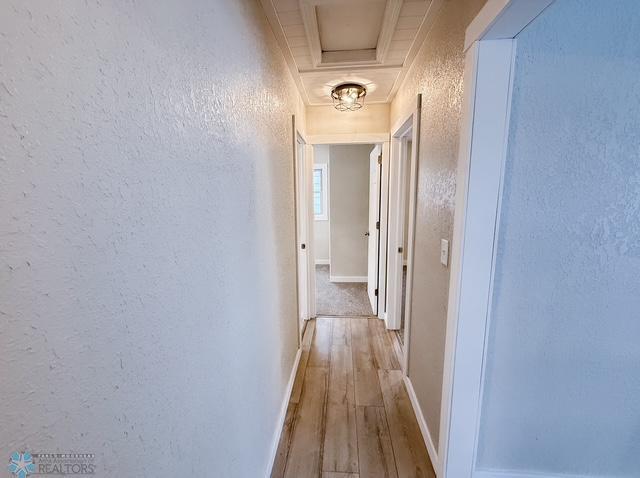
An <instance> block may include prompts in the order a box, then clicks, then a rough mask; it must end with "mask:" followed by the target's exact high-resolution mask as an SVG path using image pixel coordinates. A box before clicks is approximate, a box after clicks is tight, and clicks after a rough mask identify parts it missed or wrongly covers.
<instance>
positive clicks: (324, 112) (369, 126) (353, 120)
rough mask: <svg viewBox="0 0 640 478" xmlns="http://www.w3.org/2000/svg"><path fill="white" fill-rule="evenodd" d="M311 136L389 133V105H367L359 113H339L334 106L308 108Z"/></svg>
mask: <svg viewBox="0 0 640 478" xmlns="http://www.w3.org/2000/svg"><path fill="white" fill-rule="evenodd" d="M307 132H308V133H309V134H311V135H323V134H330V135H336V134H341V135H345V136H347V135H351V134H364V133H389V104H371V105H370V104H365V106H364V108H362V109H359V110H357V111H338V110H337V109H335V108H334V107H333V105H325V106H308V107H307Z"/></svg>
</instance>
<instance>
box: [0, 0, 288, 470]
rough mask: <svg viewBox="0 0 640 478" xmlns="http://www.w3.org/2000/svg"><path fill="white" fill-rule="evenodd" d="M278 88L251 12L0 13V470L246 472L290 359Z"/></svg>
mask: <svg viewBox="0 0 640 478" xmlns="http://www.w3.org/2000/svg"><path fill="white" fill-rule="evenodd" d="M294 91H295V86H294V84H293V82H292V81H291V80H290V77H289V75H288V72H287V70H286V66H285V63H284V61H283V59H282V57H281V54H280V52H279V50H278V48H277V45H276V43H275V40H274V38H273V37H272V34H271V31H270V30H269V29H268V26H267V24H266V20H265V19H264V18H263V13H262V11H261V9H260V8H259V6H258V4H257V3H256V2H254V1H249V0H247V1H241V0H238V1H226V0H217V1H216V0H207V1H205V0H192V1H188V2H178V1H173V2H166V1H161V2H158V1H151V0H143V1H139V2H135V3H134V2H129V1H127V2H125V1H122V2H120V1H117V2H110V1H109V2H96V1H88V2H81V1H79V0H65V1H62V0H57V1H46V2H42V1H35V0H5V1H4V2H3V3H2V7H1V14H0V137H1V141H0V211H1V215H2V226H1V229H0V283H1V287H0V350H1V351H2V353H1V354H0V377H1V383H2V385H1V386H0V424H1V425H0V428H1V432H0V457H5V458H8V456H9V453H10V452H12V451H15V450H27V451H32V452H37V451H59V452H65V451H82V452H91V453H95V454H96V455H97V458H96V462H97V464H98V475H100V476H110V477H129V476H130V477H132V476H149V477H176V476H210V477H213V476H220V477H222V476H224V477H242V478H247V477H259V476H264V474H265V470H266V467H267V464H268V458H269V453H270V447H271V444H272V437H273V434H274V431H275V428H276V425H277V423H276V422H277V418H278V413H279V409H280V405H281V403H282V399H283V395H284V392H285V386H286V383H287V380H288V378H289V373H290V370H291V367H292V364H293V359H294V355H295V351H296V347H297V339H296V313H295V284H294V281H295V255H294V248H293V240H294V220H293V201H292V198H293V189H292V167H291V165H292V157H291V156H292V153H291V149H292V148H291V115H292V114H293V113H295V112H296V109H297V108H298V107H299V104H298V100H297V97H296V95H295V93H294Z"/></svg>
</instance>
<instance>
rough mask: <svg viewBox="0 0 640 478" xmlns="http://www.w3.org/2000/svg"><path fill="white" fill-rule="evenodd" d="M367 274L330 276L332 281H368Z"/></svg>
mask: <svg viewBox="0 0 640 478" xmlns="http://www.w3.org/2000/svg"><path fill="white" fill-rule="evenodd" d="M368 280H369V278H368V277H367V276H332V275H330V276H329V281H331V282H367V281H368Z"/></svg>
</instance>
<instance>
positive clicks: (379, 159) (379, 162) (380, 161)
mask: <svg viewBox="0 0 640 478" xmlns="http://www.w3.org/2000/svg"><path fill="white" fill-rule="evenodd" d="M378 164H382V155H380V156H378Z"/></svg>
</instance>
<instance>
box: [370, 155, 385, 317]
mask: <svg viewBox="0 0 640 478" xmlns="http://www.w3.org/2000/svg"><path fill="white" fill-rule="evenodd" d="M381 163H382V147H381V146H380V145H376V147H375V148H373V150H372V151H371V154H370V155H369V230H368V231H367V234H369V236H368V238H367V239H368V241H367V242H368V255H367V258H368V259H367V293H368V294H369V301H370V302H371V310H373V313H374V315H377V314H378V293H377V291H378V271H379V270H378V269H379V268H378V255H379V254H378V250H379V249H378V248H379V244H380V166H381Z"/></svg>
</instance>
